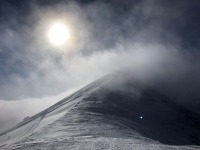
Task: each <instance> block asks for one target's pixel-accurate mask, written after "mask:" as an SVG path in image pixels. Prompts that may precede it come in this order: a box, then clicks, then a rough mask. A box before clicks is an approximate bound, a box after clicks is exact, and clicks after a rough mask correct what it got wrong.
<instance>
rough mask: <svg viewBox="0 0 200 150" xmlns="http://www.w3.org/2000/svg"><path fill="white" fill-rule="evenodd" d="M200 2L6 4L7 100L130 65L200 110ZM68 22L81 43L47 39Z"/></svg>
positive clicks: (3, 64) (2, 89) (0, 54)
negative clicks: (55, 43)
mask: <svg viewBox="0 0 200 150" xmlns="http://www.w3.org/2000/svg"><path fill="white" fill-rule="evenodd" d="M199 7H200V5H199V2H198V1H187V0H182V1H167V0H164V1H158V0H152V1H148V0H143V1H139V0H138V1H131V0H126V1H120V0H111V1H106V0H105V1H98V0H96V1H92V0H87V1H82V0H78V1H67V0H65V1H64V0H62V1H53V0H51V1H48V2H47V1H43V0H38V1H23V0H21V1H1V5H0V70H1V72H0V82H1V85H0V98H1V99H2V100H17V99H24V98H28V97H43V96H50V95H55V94H59V93H61V92H63V91H66V90H69V89H70V88H73V87H76V86H79V85H83V84H85V83H88V82H89V81H92V80H95V79H96V78H97V77H100V76H102V75H103V74H106V73H108V72H111V71H114V70H118V69H122V68H126V70H128V72H131V73H133V74H136V75H137V76H138V77H140V79H141V80H144V81H146V82H147V83H148V84H150V85H152V86H154V87H156V88H157V89H159V90H161V91H162V92H164V93H165V94H167V95H170V96H171V97H172V99H176V100H177V101H179V102H183V103H184V104H186V105H188V106H191V108H193V107H195V108H194V109H195V110H198V108H199V97H200V96H199V93H198V89H199V85H200V84H199V81H200V78H199V69H198V68H199V64H200V62H199V50H198V49H199V43H200V41H199V39H200V37H199V36H200V34H199V33H200V31H199V26H200V21H199V20H200V18H199V17H200V14H199V13H200V12H199ZM56 19H66V20H67V21H68V23H69V24H70V27H71V30H72V31H73V34H74V37H75V38H74V45H73V47H70V48H65V51H62V50H60V49H59V48H55V47H52V46H51V45H50V44H49V43H48V42H47V41H46V37H45V32H46V29H47V26H48V23H49V22H51V21H54V20H56Z"/></svg>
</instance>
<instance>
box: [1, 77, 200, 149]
mask: <svg viewBox="0 0 200 150" xmlns="http://www.w3.org/2000/svg"><path fill="white" fill-rule="evenodd" d="M112 78H113V75H110V76H106V77H103V78H101V79H99V80H97V81H95V82H93V83H91V84H89V85H88V86H86V87H84V88H82V89H80V90H78V91H77V92H75V93H74V94H72V95H70V96H68V97H67V98H65V99H63V100H61V101H60V102H58V103H57V104H55V105H53V106H51V107H49V108H48V109H46V110H44V111H42V112H40V113H38V114H37V115H35V116H33V117H30V118H28V119H26V120H24V121H23V122H21V123H19V124H18V125H16V126H15V127H13V128H11V129H10V130H7V131H6V132H4V133H2V134H0V145H1V149H20V150H36V149H52V150H54V149H69V150H71V149H81V150H84V149H85V150H88V149H91V150H93V149H113V150H116V149H120V150H121V149H127V150H129V149H136V150H139V149H145V150H156V149H171V150H177V149H188V150H193V149H199V148H200V147H197V146H173V145H165V144H162V143H160V142H159V141H157V140H155V139H154V140H153V138H152V139H150V138H147V137H144V134H143V133H144V131H145V132H146V133H147V135H148V134H149V133H152V132H151V131H150V132H148V130H153V128H149V129H146V127H145V126H143V124H142V123H140V122H139V121H137V120H135V121H133V120H131V119H129V118H126V117H122V116H123V114H118V113H120V112H121V113H122V112H123V111H120V110H118V111H115V109H116V108H117V109H120V108H119V107H118V104H117V103H113V102H112V100H113V99H109V98H108V97H107V96H112V95H106V94H105V93H104V92H103V91H107V90H108V89H107V87H105V85H107V84H108V83H109V82H110V81H111V80H112ZM134 92H135V93H137V91H136V90H135V89H134ZM137 97H139V96H138V94H133V98H134V99H136V98H137ZM118 98H119V99H120V97H118ZM108 100H109V101H108ZM110 100H111V101H110ZM121 100H122V101H124V100H123V99H121ZM159 103H161V102H160V101H156V105H158V104H159ZM120 105H124V104H123V103H121V104H120ZM152 105H154V101H152ZM107 106H108V107H107ZM166 106H168V105H167V104H166ZM175 108H176V107H175ZM122 109H123V107H122ZM169 110H170V111H171V109H169ZM167 111H168V109H167ZM133 112H134V111H133ZM150 113H151V112H150ZM133 118H134V116H133ZM143 119H145V118H143ZM161 121H162V120H161ZM158 130H159V128H158ZM158 132H159V131H158ZM152 137H154V136H152ZM158 137H159V136H158ZM154 138H155V137H154Z"/></svg>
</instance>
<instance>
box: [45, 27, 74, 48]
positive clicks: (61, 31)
mask: <svg viewBox="0 0 200 150" xmlns="http://www.w3.org/2000/svg"><path fill="white" fill-rule="evenodd" d="M47 36H48V38H49V41H50V42H51V43H52V44H53V45H55V46H62V45H64V44H65V43H66V42H67V41H68V40H69V37H70V34H69V29H68V28H67V26H66V25H65V24H62V23H54V24H53V25H52V26H51V27H50V29H49V31H48V34H47Z"/></svg>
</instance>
